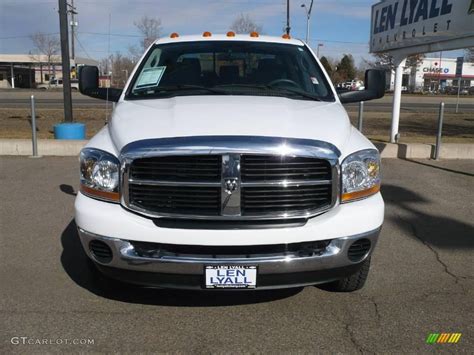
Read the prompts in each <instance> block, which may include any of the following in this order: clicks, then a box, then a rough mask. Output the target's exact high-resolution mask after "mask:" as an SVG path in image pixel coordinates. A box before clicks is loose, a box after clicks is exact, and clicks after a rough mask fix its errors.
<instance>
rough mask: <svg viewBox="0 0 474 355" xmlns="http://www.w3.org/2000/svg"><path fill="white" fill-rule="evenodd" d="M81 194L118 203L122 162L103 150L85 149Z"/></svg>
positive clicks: (82, 162) (82, 156) (82, 160)
mask: <svg viewBox="0 0 474 355" xmlns="http://www.w3.org/2000/svg"><path fill="white" fill-rule="evenodd" d="M80 166H81V192H82V193H84V194H85V195H87V196H90V197H94V198H98V199H101V200H106V201H113V202H118V201H119V200H120V196H119V181H120V179H119V176H120V174H119V172H120V162H119V161H118V159H117V158H116V157H114V156H113V155H112V154H110V153H107V152H104V151H103V150H99V149H93V148H85V149H83V150H82V151H81V155H80Z"/></svg>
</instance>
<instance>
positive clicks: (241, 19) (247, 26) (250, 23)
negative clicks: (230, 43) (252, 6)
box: [230, 14, 263, 33]
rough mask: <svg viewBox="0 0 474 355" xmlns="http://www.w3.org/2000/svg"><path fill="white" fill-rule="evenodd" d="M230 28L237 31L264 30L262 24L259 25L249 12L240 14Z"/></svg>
mask: <svg viewBox="0 0 474 355" xmlns="http://www.w3.org/2000/svg"><path fill="white" fill-rule="evenodd" d="M230 29H231V30H232V31H234V32H236V33H251V32H259V33H261V32H262V30H263V28H262V26H259V25H257V23H256V22H255V21H254V20H253V19H252V18H251V17H250V16H249V15H248V14H245V15H244V14H240V15H239V16H238V17H237V18H236V19H235V20H234V22H233V23H232V25H231V26H230Z"/></svg>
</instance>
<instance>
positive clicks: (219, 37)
mask: <svg viewBox="0 0 474 355" xmlns="http://www.w3.org/2000/svg"><path fill="white" fill-rule="evenodd" d="M200 41H203V42H204V41H248V42H267V43H283V44H292V45H296V46H303V45H304V42H303V41H302V40H299V39H292V38H291V39H286V38H283V37H276V36H265V35H259V36H258V37H251V36H250V34H236V35H235V36H234V37H229V36H227V35H225V34H212V35H211V36H210V37H204V36H203V35H202V34H200V35H186V36H179V37H175V38H171V36H166V37H163V38H160V39H158V40H156V41H155V42H154V43H155V44H165V43H178V42H200Z"/></svg>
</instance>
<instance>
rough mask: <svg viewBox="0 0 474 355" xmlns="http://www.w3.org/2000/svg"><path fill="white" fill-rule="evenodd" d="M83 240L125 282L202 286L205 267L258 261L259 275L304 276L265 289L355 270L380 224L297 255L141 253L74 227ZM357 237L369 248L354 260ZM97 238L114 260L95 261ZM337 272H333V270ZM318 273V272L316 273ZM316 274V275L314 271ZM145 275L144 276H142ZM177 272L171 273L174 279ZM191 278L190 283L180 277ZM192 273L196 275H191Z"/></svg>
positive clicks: (107, 269) (105, 268)
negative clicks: (313, 252) (319, 249)
mask: <svg viewBox="0 0 474 355" xmlns="http://www.w3.org/2000/svg"><path fill="white" fill-rule="evenodd" d="M78 230H79V236H80V239H81V243H82V245H83V247H84V250H85V252H86V254H87V255H88V256H89V257H90V258H91V259H92V260H93V261H94V262H95V263H96V264H97V265H98V267H99V269H100V270H101V271H103V272H104V273H106V274H109V276H111V277H113V278H118V279H122V280H124V281H126V282H131V283H137V284H142V285H148V286H164V287H177V288H190V289H193V288H201V286H202V285H201V284H200V281H199V280H201V279H202V278H203V273H204V267H205V266H206V265H257V266H258V275H259V277H262V276H264V275H267V276H268V277H269V278H272V279H275V280H277V279H278V275H287V276H290V275H300V276H301V275H307V276H308V277H307V278H305V277H296V276H295V277H290V278H288V277H286V278H284V279H285V280H286V281H275V282H273V283H272V282H270V281H269V283H268V284H266V286H263V287H258V288H259V289H265V288H282V287H296V286H303V285H309V284H317V283H323V282H329V281H333V280H336V279H340V278H343V277H345V276H347V275H349V274H350V273H353V272H355V271H357V269H358V266H359V265H360V264H361V262H362V261H364V260H365V259H366V258H368V257H369V256H370V255H371V253H372V252H373V250H374V248H375V245H376V243H377V239H378V235H379V233H380V228H379V229H377V230H374V231H370V232H367V233H363V234H358V235H353V236H348V237H341V238H337V239H333V240H331V242H330V243H329V245H328V246H327V247H326V248H325V250H324V251H323V252H321V253H318V254H316V255H313V256H299V255H296V254H288V253H285V254H280V255H274V254H272V255H259V256H254V257H225V258H215V257H205V256H199V255H196V256H192V255H178V256H176V255H162V256H159V257H142V256H139V255H137V253H136V251H135V248H134V246H133V245H132V243H130V242H129V241H126V240H121V239H116V238H111V237H105V236H99V235H95V234H92V233H89V232H87V231H85V230H82V229H81V228H78ZM359 239H369V240H370V242H371V247H370V250H369V251H368V252H367V254H366V255H365V256H364V257H363V258H361V259H359V260H357V262H352V261H351V260H350V259H349V258H348V249H349V247H350V246H351V245H352V243H353V242H355V241H357V240H359ZM93 240H99V241H102V242H104V243H106V244H107V245H108V246H109V247H110V248H111V250H112V254H113V257H112V260H111V261H110V262H108V263H101V262H100V261H98V260H97V259H96V258H95V257H94V255H93V253H92V252H91V251H90V248H89V243H90V242H91V241H93ZM332 270H334V271H337V272H334V273H332V272H331V271H332ZM315 273H316V274H315ZM318 273H319V274H318ZM141 274H142V275H147V276H149V277H146V278H142V277H141V276H140V275H141ZM153 275H167V276H168V277H167V278H166V282H163V281H160V280H161V279H160V278H158V279H157V280H156V281H154V278H153ZM173 275H175V277H173ZM185 276H189V277H191V278H190V280H194V281H193V282H187V281H179V282H176V284H175V283H174V282H173V280H174V279H176V280H179V279H183V277H185ZM193 277H194V278H193Z"/></svg>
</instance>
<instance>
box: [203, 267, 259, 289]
mask: <svg viewBox="0 0 474 355" xmlns="http://www.w3.org/2000/svg"><path fill="white" fill-rule="evenodd" d="M204 273H205V277H206V288H256V287H257V267H256V266H240V265H239V266H233V265H212V266H211V265H209V266H206V267H205V268H204Z"/></svg>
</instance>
